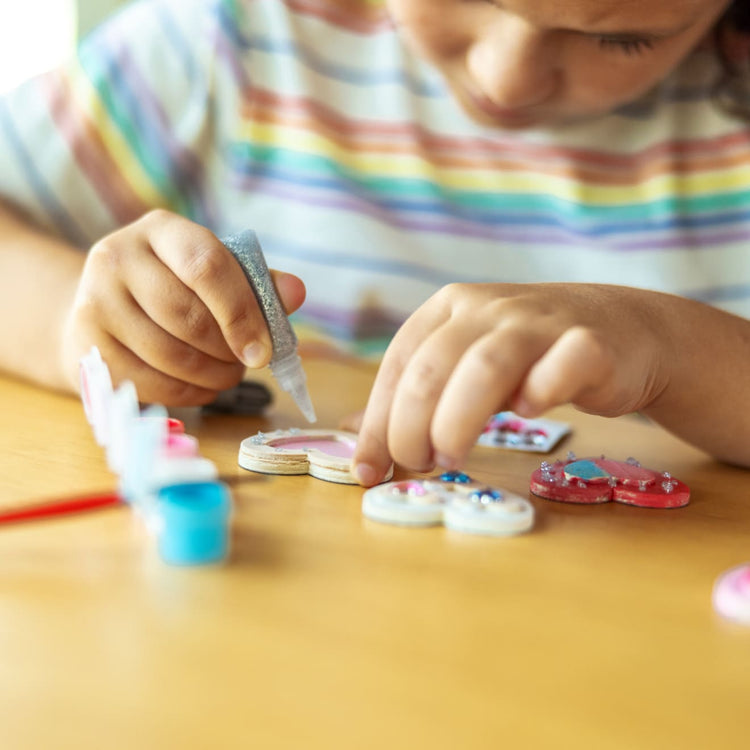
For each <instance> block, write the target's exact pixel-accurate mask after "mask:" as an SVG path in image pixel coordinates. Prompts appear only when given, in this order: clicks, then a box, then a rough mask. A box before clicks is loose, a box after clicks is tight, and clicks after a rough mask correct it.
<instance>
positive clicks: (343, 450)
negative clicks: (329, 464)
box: [268, 437, 357, 458]
mask: <svg viewBox="0 0 750 750" xmlns="http://www.w3.org/2000/svg"><path fill="white" fill-rule="evenodd" d="M268 445H270V446H271V447H273V448H278V449H280V450H291V451H300V452H301V453H306V452H307V451H309V450H310V448H315V450H319V451H320V452H321V453H325V454H326V455H327V456H336V457H337V458H351V457H352V456H353V455H354V448H355V447H356V445H357V444H356V443H355V442H354V440H347V439H342V438H335V437H306V438H298V437H291V438H280V439H278V440H271V441H269V443H268Z"/></svg>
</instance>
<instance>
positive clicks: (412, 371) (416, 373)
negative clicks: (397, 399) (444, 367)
mask: <svg viewBox="0 0 750 750" xmlns="http://www.w3.org/2000/svg"><path fill="white" fill-rule="evenodd" d="M444 386H445V382H444V380H443V378H442V376H441V374H440V372H439V370H438V369H437V368H436V367H435V366H434V365H433V364H432V363H430V362H425V361H424V360H417V361H416V362H412V364H411V366H410V367H409V368H408V369H407V371H406V374H405V376H404V378H403V382H402V387H403V389H404V392H405V395H406V396H407V397H408V398H409V399H410V400H414V401H419V402H432V401H435V400H436V399H437V398H439V396H440V394H441V393H442V392H443V387H444Z"/></svg>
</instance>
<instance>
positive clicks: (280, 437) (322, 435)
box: [238, 428, 393, 484]
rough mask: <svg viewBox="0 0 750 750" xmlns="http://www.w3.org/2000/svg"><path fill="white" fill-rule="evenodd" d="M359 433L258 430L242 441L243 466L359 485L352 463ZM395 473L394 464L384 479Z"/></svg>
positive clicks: (240, 462) (254, 469) (240, 463)
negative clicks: (308, 475) (352, 469)
mask: <svg viewBox="0 0 750 750" xmlns="http://www.w3.org/2000/svg"><path fill="white" fill-rule="evenodd" d="M356 444H357V435H356V434H355V433H353V432H346V431H344V430H319V429H304V430H302V429H297V428H292V429H290V430H275V431H274V432H259V433H258V434H257V435H252V436H251V437H248V438H245V439H244V440H243V441H242V443H240V453H239V457H238V462H239V465H240V466H241V467H242V468H243V469H249V470H250V471H257V472H260V473H262V474H310V476H313V477H316V478H317V479H324V480H325V481H327V482H338V483H340V484H357V480H356V479H355V478H354V477H353V476H352V473H351V470H350V466H351V460H352V456H353V455H354V448H355V447H356ZM392 476H393V467H391V469H390V471H389V473H388V475H387V476H386V477H385V479H384V480H383V481H387V480H388V479H390V478H391V477H392Z"/></svg>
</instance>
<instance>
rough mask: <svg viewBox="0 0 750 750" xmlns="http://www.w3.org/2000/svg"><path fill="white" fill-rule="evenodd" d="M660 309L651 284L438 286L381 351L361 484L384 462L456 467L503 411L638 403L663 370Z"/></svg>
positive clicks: (362, 447) (610, 408) (652, 391)
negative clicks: (645, 286)
mask: <svg viewBox="0 0 750 750" xmlns="http://www.w3.org/2000/svg"><path fill="white" fill-rule="evenodd" d="M660 300H662V301H660ZM663 307H664V302H663V296H659V295H655V294H654V293H651V292H646V291H642V290H638V289H630V288H625V287H616V286H600V285H593V284H528V285H526V284H523V285H521V284H452V285H449V286H447V287H445V288H443V289H442V290H441V291H440V292H438V293H437V294H435V295H434V296H433V297H432V298H431V299H429V300H428V301H427V302H426V303H425V304H424V305H422V307H420V308H419V309H418V310H417V311H416V312H415V313H414V314H413V315H412V316H411V317H410V318H409V319H408V320H407V321H406V323H404V325H403V326H402V328H401V329H400V330H399V331H398V333H397V334H396V336H395V337H394V339H393V341H392V342H391V345H390V346H389V348H388V350H387V352H386V354H385V356H384V358H383V362H382V364H381V367H380V370H379V372H378V375H377V378H376V380H375V384H374V386H373V390H372V392H371V394H370V399H369V402H368V405H367V409H366V411H365V416H364V419H363V422H362V427H361V430H360V433H359V440H358V445H357V451H356V455H355V457H354V467H355V472H356V474H357V476H358V478H359V480H360V482H361V483H362V484H364V485H371V484H374V483H376V482H378V481H380V480H381V479H382V477H383V474H384V472H385V471H386V469H387V467H388V466H389V464H390V462H391V459H393V460H394V461H396V462H397V463H399V464H401V465H403V466H405V467H406V468H409V469H412V470H414V471H430V470H431V469H432V468H433V467H434V466H435V465H436V464H438V465H440V466H441V467H443V468H447V469H454V468H458V467H460V466H461V464H462V463H463V461H464V459H465V457H466V455H467V454H468V452H469V450H470V449H471V448H472V446H473V445H474V443H475V442H476V439H477V436H478V435H479V434H480V433H481V431H482V428H483V427H484V425H485V423H486V421H487V419H488V418H489V417H490V415H492V414H494V413H496V412H498V411H501V410H503V409H512V410H514V411H516V412H517V413H519V414H520V415H522V416H526V417H533V416H538V415H539V414H541V413H542V412H544V411H545V410H546V409H549V408H550V407H553V406H556V405H559V404H564V403H568V402H571V403H573V404H574V405H575V406H577V407H578V408H579V409H581V410H583V411H587V412H591V413H596V414H600V415H604V416H616V415H620V414H625V413H628V412H632V411H635V410H638V409H641V408H642V407H644V405H647V404H649V403H650V402H651V401H652V400H653V399H654V398H656V396H657V395H659V393H660V392H661V390H662V389H663V388H664V387H665V384H666V380H667V379H668V375H667V373H666V370H665V365H664V362H665V361H670V360H669V357H670V356H671V355H670V354H669V352H668V351H666V350H667V349H668V347H669V345H670V344H669V339H668V338H665V337H666V335H667V334H666V331H665V330H663V328H664V327H663V325H662V324H663V320H662V317H661V315H660V310H661V308H663ZM660 321H661V324H660Z"/></svg>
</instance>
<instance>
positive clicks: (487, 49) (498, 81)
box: [466, 14, 560, 109]
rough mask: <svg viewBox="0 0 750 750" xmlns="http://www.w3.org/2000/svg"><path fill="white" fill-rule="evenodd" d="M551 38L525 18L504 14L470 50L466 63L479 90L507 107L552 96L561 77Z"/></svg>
mask: <svg viewBox="0 0 750 750" xmlns="http://www.w3.org/2000/svg"><path fill="white" fill-rule="evenodd" d="M549 41H550V40H549V37H548V36H547V35H545V34H544V33H543V32H540V31H539V30H538V29H535V28H534V27H533V26H530V25H529V24H528V23H527V22H526V21H524V20H523V19H521V18H518V17H517V16H513V15H511V14H504V16H503V18H502V19H499V20H498V21H497V23H496V24H493V26H492V27H491V28H489V29H486V30H485V32H484V33H482V34H481V35H480V36H478V37H477V38H476V39H475V41H474V43H473V44H472V45H471V46H470V48H469V50H468V52H467V57H466V65H467V68H468V71H469V75H470V76H471V78H472V80H473V81H474V82H475V84H476V86H477V88H478V89H479V91H478V92H477V93H479V94H481V95H484V96H486V97H487V98H488V99H490V100H491V101H492V103H493V104H495V105H496V106H498V107H503V108H506V109H522V108H525V107H530V106H533V105H535V104H540V103H541V102H544V101H545V100H547V99H549V98H550V96H551V95H552V94H553V92H554V91H555V89H556V87H557V85H558V80H559V77H560V71H559V69H558V67H557V65H556V63H555V59H554V52H553V50H552V49H551V48H550V47H549Z"/></svg>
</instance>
